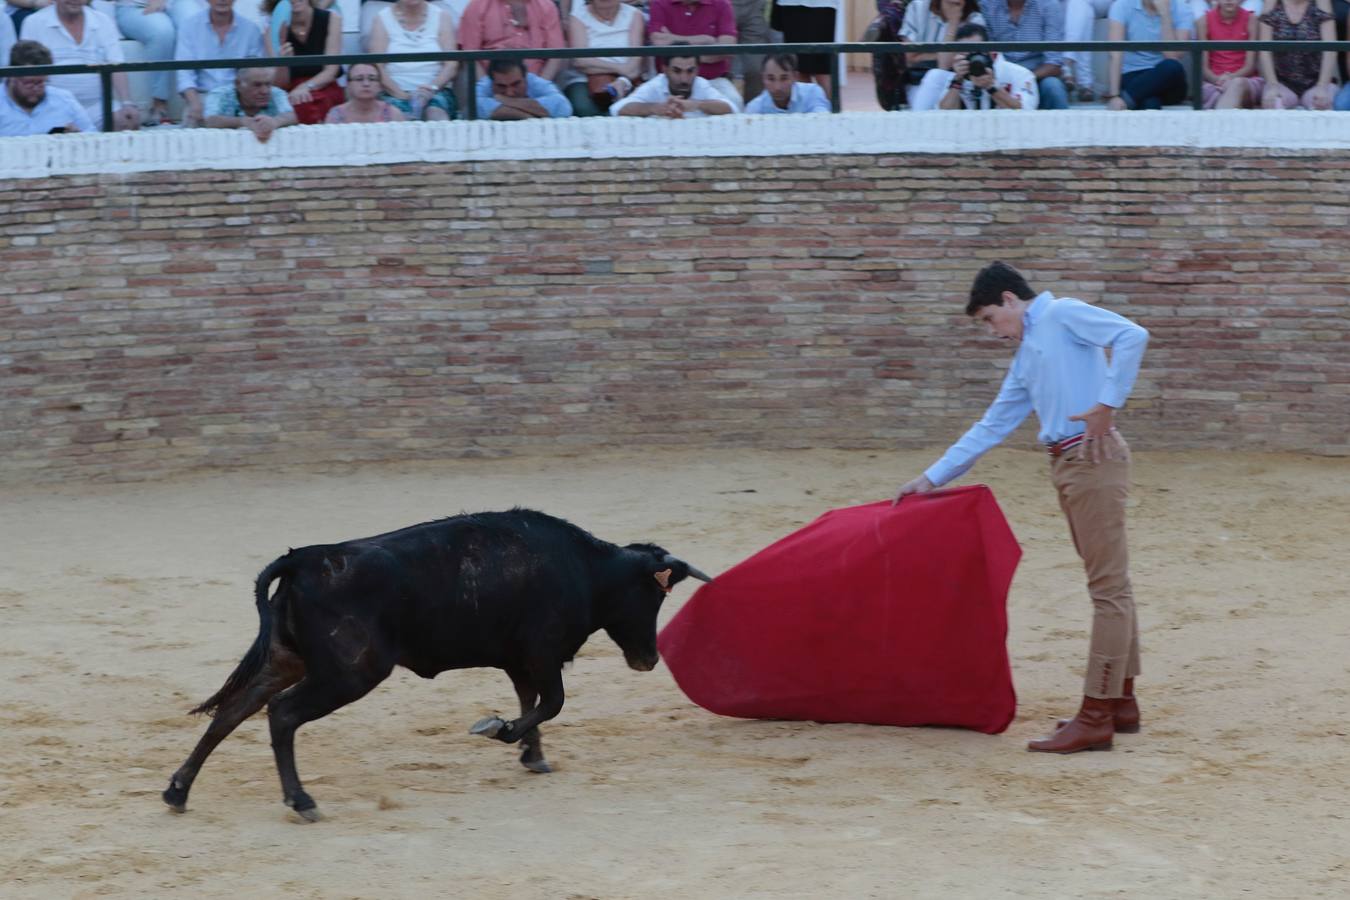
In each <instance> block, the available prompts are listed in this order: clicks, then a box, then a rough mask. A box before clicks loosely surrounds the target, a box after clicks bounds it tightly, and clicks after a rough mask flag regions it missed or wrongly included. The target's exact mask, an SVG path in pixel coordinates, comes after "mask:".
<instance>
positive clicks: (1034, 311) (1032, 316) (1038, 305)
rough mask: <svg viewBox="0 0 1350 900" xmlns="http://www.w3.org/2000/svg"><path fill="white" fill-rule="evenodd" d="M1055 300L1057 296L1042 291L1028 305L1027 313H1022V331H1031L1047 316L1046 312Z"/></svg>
mask: <svg viewBox="0 0 1350 900" xmlns="http://www.w3.org/2000/svg"><path fill="white" fill-rule="evenodd" d="M1054 299H1055V295H1054V294H1052V293H1050V292H1049V291H1041V292H1040V293H1039V294H1037V295H1036V296H1035V297H1034V298H1032V301H1031V302H1030V303H1029V304H1027V311H1026V312H1024V313H1022V329H1023V331H1030V330H1031V329H1032V328H1033V327H1034V326H1035V325H1036V320H1037V319H1039V318H1040V317H1041V316H1043V315H1044V314H1045V310H1046V309H1047V308H1048V307H1049V306H1050V301H1052V300H1054Z"/></svg>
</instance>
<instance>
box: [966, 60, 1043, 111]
mask: <svg viewBox="0 0 1350 900" xmlns="http://www.w3.org/2000/svg"><path fill="white" fill-rule="evenodd" d="M994 83H995V84H997V85H998V86H999V88H1001V89H1002V90H1005V91H1007V92H1008V93H1010V94H1012V95H1014V96H1016V97H1019V98H1021V100H1022V109H1035V108H1036V107H1037V106H1039V105H1040V102H1041V91H1040V88H1038V87H1037V86H1036V76H1035V75H1033V74H1031V70H1030V69H1028V68H1027V67H1026V66H1019V65H1018V64H1017V63H1015V62H1012V61H1011V60H1008V59H1005V58H1004V57H1002V56H997V57H995V58H994ZM961 103H962V104H963V105H964V106H965V108H966V109H989V108H990V107H992V106H993V104H994V101H993V99H992V98H991V97H990V96H989V92H988V91H980V96H979V100H978V101H977V100H976V99H975V86H974V85H972V84H971V83H970V81H969V80H967V81H964V82H962V83H961Z"/></svg>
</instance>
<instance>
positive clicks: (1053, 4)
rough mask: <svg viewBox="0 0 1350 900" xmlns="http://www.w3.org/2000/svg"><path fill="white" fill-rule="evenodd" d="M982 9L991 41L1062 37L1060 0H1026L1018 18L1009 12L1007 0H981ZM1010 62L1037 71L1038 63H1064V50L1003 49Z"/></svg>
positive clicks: (1039, 39)
mask: <svg viewBox="0 0 1350 900" xmlns="http://www.w3.org/2000/svg"><path fill="white" fill-rule="evenodd" d="M980 12H982V13H984V20H985V21H986V22H988V23H989V40H991V41H1039V42H1045V41H1063V40H1064V8H1063V7H1062V6H1060V5H1059V2H1058V0H1026V5H1025V6H1023V7H1022V15H1021V16H1020V17H1019V18H1018V20H1017V21H1016V22H1014V21H1013V19H1012V14H1011V13H1010V12H1008V0H980ZM1001 52H1002V55H1003V56H1005V57H1007V59H1008V61H1009V62H1015V63H1017V64H1018V65H1019V66H1025V67H1026V68H1028V69H1030V70H1031V71H1033V72H1034V71H1036V69H1037V68H1038V67H1039V66H1043V65H1046V64H1049V65H1052V66H1062V65H1064V54H1062V53H1059V52H1057V51H1055V52H1051V53H1041V52H1036V53H1027V52H1025V51H1022V52H1011V51H1001Z"/></svg>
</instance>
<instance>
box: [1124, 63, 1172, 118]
mask: <svg viewBox="0 0 1350 900" xmlns="http://www.w3.org/2000/svg"><path fill="white" fill-rule="evenodd" d="M1120 99H1122V100H1124V101H1125V105H1126V106H1128V107H1129V108H1130V109H1162V108H1163V106H1164V105H1167V104H1171V103H1180V102H1181V101H1182V100H1185V99H1186V70H1185V69H1184V68H1182V66H1181V63H1179V62H1177V61H1176V60H1175V59H1164V60H1163V61H1162V62H1160V63H1158V64H1157V65H1156V66H1154V67H1153V68H1151V69H1139V70H1138V71H1135V72H1126V73H1125V74H1124V75H1122V76H1120Z"/></svg>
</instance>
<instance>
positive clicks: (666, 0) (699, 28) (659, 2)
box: [474, 0, 736, 78]
mask: <svg viewBox="0 0 1350 900" xmlns="http://www.w3.org/2000/svg"><path fill="white" fill-rule="evenodd" d="M474 2H475V3H477V2H478V0H474ZM650 10H651V19H650V20H649V21H648V24H647V33H648V34H655V33H656V32H658V31H660V30H661V29H662V28H666V29H669V30H670V33H671V34H706V35H710V36H712V37H722V36H723V35H727V34H729V35H731V36H732V37H736V14H735V13H734V12H732V10H731V0H698V3H697V4H696V5H694V6H690V5H689V4H687V3H683V2H681V0H651V7H650ZM692 49H693V50H696V51H698V53H699V55H700V56H702V55H703V54H705V53H706V54H708V55H713V54H714V53H715V50H714V48H712V47H708V46H699V47H693V48H692ZM730 70H731V63H730V62H729V61H727V60H722V61H721V62H713V63H701V64H700V65H699V67H698V74H699V75H701V76H703V77H704V78H721V77H722V76H723V75H725V74H727V72H729V71H730Z"/></svg>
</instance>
